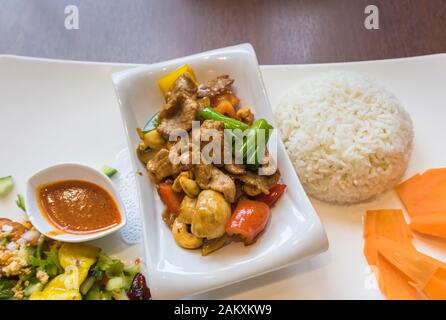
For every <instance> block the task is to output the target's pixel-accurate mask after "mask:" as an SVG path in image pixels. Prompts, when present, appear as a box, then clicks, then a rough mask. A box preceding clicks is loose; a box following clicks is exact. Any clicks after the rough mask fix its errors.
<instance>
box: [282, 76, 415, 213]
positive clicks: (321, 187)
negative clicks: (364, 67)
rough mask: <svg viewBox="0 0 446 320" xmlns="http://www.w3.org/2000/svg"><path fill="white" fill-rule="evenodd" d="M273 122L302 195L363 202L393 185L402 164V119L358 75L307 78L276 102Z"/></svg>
mask: <svg viewBox="0 0 446 320" xmlns="http://www.w3.org/2000/svg"><path fill="white" fill-rule="evenodd" d="M275 120H276V124H277V126H278V129H279V131H280V134H281V137H282V139H283V141H284V144H285V147H286V149H287V151H288V154H289V156H290V158H291V161H292V162H293V164H294V167H295V169H296V171H297V174H298V175H299V178H300V180H301V182H302V184H303V186H304V188H305V190H306V192H307V193H308V194H310V195H311V196H314V197H315V198H317V199H320V200H322V201H327V202H331V203H338V204H354V203H358V202H361V201H365V200H369V199H371V198H373V197H374V196H376V195H378V194H379V193H381V192H384V191H386V190H388V189H390V188H393V187H394V186H395V185H396V183H397V182H398V181H399V179H400V178H401V176H402V174H403V173H404V171H405V169H406V167H407V162H408V160H409V157H410V153H411V149H412V140H413V128H412V121H411V119H410V116H409V114H408V113H407V112H406V111H405V110H404V109H403V107H402V106H401V105H400V103H399V101H398V100H397V99H396V97H395V96H394V95H393V94H391V93H390V92H388V91H386V90H385V89H383V88H381V87H379V86H378V85H376V84H374V83H373V82H371V81H369V80H368V79H366V78H364V77H363V76H361V75H360V74H356V73H351V72H332V73H328V74H325V75H322V76H318V77H314V78H310V79H306V80H305V81H304V82H302V83H299V84H298V85H297V86H296V87H295V88H294V89H293V90H291V91H290V92H288V94H286V95H285V96H284V97H283V99H282V101H281V103H279V105H278V106H277V107H276V110H275Z"/></svg>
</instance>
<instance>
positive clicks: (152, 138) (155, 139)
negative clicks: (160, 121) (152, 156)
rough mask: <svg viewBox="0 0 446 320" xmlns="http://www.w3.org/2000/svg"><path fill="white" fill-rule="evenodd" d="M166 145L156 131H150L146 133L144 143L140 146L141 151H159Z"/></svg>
mask: <svg viewBox="0 0 446 320" xmlns="http://www.w3.org/2000/svg"><path fill="white" fill-rule="evenodd" d="M165 144H166V141H165V140H164V139H163V137H162V136H161V135H160V134H159V133H158V131H156V130H152V131H149V132H147V133H144V135H143V137H142V142H141V143H140V145H139V149H140V150H141V151H143V150H146V149H148V148H150V149H152V150H159V149H161V148H162V147H163V146H164V145H165Z"/></svg>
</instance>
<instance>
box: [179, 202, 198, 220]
mask: <svg viewBox="0 0 446 320" xmlns="http://www.w3.org/2000/svg"><path fill="white" fill-rule="evenodd" d="M196 203H197V199H196V198H191V197H189V196H187V195H186V196H184V198H183V201H181V205H180V214H179V215H178V221H179V222H181V223H187V224H191V223H192V216H193V215H194V213H195V205H196Z"/></svg>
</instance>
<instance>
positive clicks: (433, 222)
mask: <svg viewBox="0 0 446 320" xmlns="http://www.w3.org/2000/svg"><path fill="white" fill-rule="evenodd" d="M410 228H411V229H412V230H414V231H417V232H420V233H423V234H427V235H431V236H436V237H439V238H443V239H446V212H443V213H433V214H426V215H417V216H414V217H412V218H411V219H410Z"/></svg>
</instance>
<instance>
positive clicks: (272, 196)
mask: <svg viewBox="0 0 446 320" xmlns="http://www.w3.org/2000/svg"><path fill="white" fill-rule="evenodd" d="M286 187H287V185H286V184H283V183H278V184H276V185H275V186H273V187H272V188H271V189H269V194H263V193H262V194H259V195H258V196H256V197H255V198H254V200H256V201H261V202H264V203H266V204H267V205H268V206H269V207H270V208H271V207H272V206H273V205H274V204H275V203H276V202H277V200H279V198H280V197H281V196H282V194H283V193H284V192H285V189H286Z"/></svg>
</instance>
